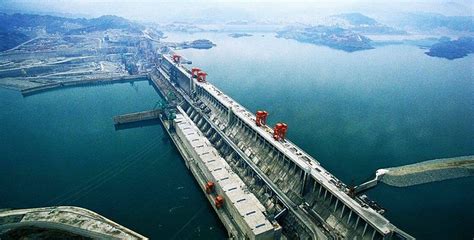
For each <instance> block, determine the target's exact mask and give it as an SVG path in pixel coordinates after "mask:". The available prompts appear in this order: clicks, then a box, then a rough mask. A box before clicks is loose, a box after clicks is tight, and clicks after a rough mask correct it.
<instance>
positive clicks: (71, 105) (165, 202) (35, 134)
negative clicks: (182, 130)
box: [0, 81, 225, 239]
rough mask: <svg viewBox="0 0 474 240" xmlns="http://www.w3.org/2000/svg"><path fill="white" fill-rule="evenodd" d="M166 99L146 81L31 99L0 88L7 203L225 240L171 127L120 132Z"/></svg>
mask: <svg viewBox="0 0 474 240" xmlns="http://www.w3.org/2000/svg"><path fill="white" fill-rule="evenodd" d="M158 100H160V97H159V95H158V94H157V93H156V92H155V89H154V88H153V87H152V86H150V85H149V83H148V82H147V81H141V82H135V83H134V84H133V85H132V84H130V83H119V84H113V85H103V86H94V87H77V88H66V89H60V90H55V91H50V92H45V93H41V94H38V95H32V96H28V97H26V98H23V97H22V96H21V94H20V93H18V92H16V91H12V90H7V89H2V88H0V122H1V125H0V152H1V156H0V208H31V207H43V206H52V205H74V206H80V207H85V208H88V209H91V210H93V211H96V212H97V213H99V214H102V215H103V216H105V217H107V218H109V219H112V220H113V221H116V222H118V223H120V224H122V225H124V226H126V227H128V228H130V229H132V230H134V231H137V232H138V233H141V234H143V235H145V236H147V237H150V238H151V239H223V238H224V237H225V230H224V228H223V227H222V225H221V223H220V222H219V219H218V218H217V216H216V215H215V213H214V211H213V210H212V208H211V207H210V205H209V203H208V202H207V200H206V199H205V198H204V195H203V193H202V191H201V190H200V189H199V186H198V185H197V183H196V182H195V180H194V178H193V177H192V175H191V174H190V172H189V171H188V169H187V168H186V166H185V165H184V162H183V160H182V158H181V156H180V155H179V153H178V151H177V150H176V148H175V147H174V145H173V143H172V142H171V140H169V138H168V135H167V134H166V132H164V130H163V129H162V127H161V126H160V125H158V124H155V125H149V126H143V127H139V128H130V129H124V130H119V131H116V130H115V128H114V124H113V121H112V118H113V116H115V115H119V114H125V113H130V112H136V111H144V110H150V109H152V108H153V107H154V105H155V103H156V102H157V101H158Z"/></svg>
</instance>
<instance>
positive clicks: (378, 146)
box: [167, 33, 474, 239]
mask: <svg viewBox="0 0 474 240" xmlns="http://www.w3.org/2000/svg"><path fill="white" fill-rule="evenodd" d="M167 35H168V39H167V40H170V41H173V40H179V41H182V40H192V39H198V38H206V39H210V40H211V41H213V42H215V43H216V44H217V47H215V48H212V49H210V50H195V49H187V50H181V51H179V52H181V53H182V54H183V55H184V56H185V57H186V58H189V59H190V60H192V61H193V63H194V65H196V66H199V67H201V68H202V69H203V70H204V71H206V72H207V73H209V76H208V79H209V81H210V82H212V83H214V84H215V85H217V86H218V87H219V88H221V89H222V90H224V91H225V92H226V93H227V94H229V95H230V96H232V97H233V98H234V99H236V100H238V101H239V102H240V103H241V104H242V105H244V106H245V107H247V108H248V109H249V110H251V111H255V110H257V109H265V110H267V111H268V112H269V113H270V116H269V123H270V124H272V125H273V124H275V123H276V122H278V121H284V122H286V123H288V125H289V129H288V137H289V139H291V140H292V141H293V142H295V143H296V144H298V145H299V146H300V147H302V148H303V149H304V150H306V151H307V152H308V153H310V154H311V155H312V156H314V157H315V158H316V159H318V160H319V161H320V162H321V163H322V165H323V166H324V167H325V168H327V169H328V170H330V171H331V172H332V173H333V174H335V175H336V176H337V177H338V178H340V179H341V180H343V181H344V182H346V183H347V184H358V183H361V182H363V181H365V180H367V179H369V178H370V177H373V176H374V173H375V170H376V169H378V168H382V167H391V166H398V165H403V164H410V163H415V162H421V161H424V160H429V159H436V158H445V157H454V156H463V155H472V154H473V153H474V138H473V136H474V124H473V123H474V74H473V66H474V56H472V55H471V56H469V57H466V58H462V59H457V60H452V61H450V60H446V59H440V58H432V57H429V56H427V55H425V54H424V51H425V50H422V49H419V48H417V47H414V46H407V45H392V46H390V45H389V46H381V47H378V48H377V49H373V50H368V51H360V52H354V53H346V52H343V51H338V50H334V49H330V48H327V47H323V46H315V45H311V44H305V43H299V42H296V41H294V40H285V39H277V38H275V37H273V34H267V33H264V34H254V36H253V37H248V38H237V39H234V38H231V37H228V36H227V35H226V34H219V33H205V34H193V35H190V34H175V33H168V34H167ZM262 35H264V36H262ZM472 189H474V178H466V179H457V180H449V181H445V182H437V183H432V184H426V185H420V186H413V187H408V188H394V187H388V186H384V185H380V186H379V187H377V188H376V189H373V190H370V191H369V192H368V193H367V194H368V195H369V197H371V198H372V199H374V200H376V201H377V202H379V203H380V204H381V205H382V206H383V207H385V208H387V210H388V211H387V213H386V216H387V217H388V219H389V220H390V221H392V222H393V223H394V224H395V225H397V226H399V227H400V228H401V229H403V230H405V231H407V232H409V233H411V234H413V235H414V236H415V237H417V238H419V239H472V238H473V237H474V230H473V226H474V200H473V199H474V191H472Z"/></svg>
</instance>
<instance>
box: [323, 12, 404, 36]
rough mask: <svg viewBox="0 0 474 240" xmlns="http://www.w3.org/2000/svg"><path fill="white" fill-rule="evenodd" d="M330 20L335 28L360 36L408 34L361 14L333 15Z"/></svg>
mask: <svg viewBox="0 0 474 240" xmlns="http://www.w3.org/2000/svg"><path fill="white" fill-rule="evenodd" d="M329 19H330V20H329V21H330V22H331V23H332V24H333V25H335V26H339V27H342V28H346V29H350V30H351V31H353V32H356V33H360V34H406V32H405V31H402V30H399V29H395V28H393V27H389V26H386V25H384V24H381V23H379V22H378V21H377V20H375V19H373V18H370V17H368V16H365V15H363V14H361V13H344V14H338V15H332V16H330V17H329Z"/></svg>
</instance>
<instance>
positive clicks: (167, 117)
mask: <svg viewBox="0 0 474 240" xmlns="http://www.w3.org/2000/svg"><path fill="white" fill-rule="evenodd" d="M180 60H181V57H180V56H179V55H177V54H163V55H162V57H161V58H160V60H159V62H158V63H157V66H156V69H154V70H153V72H152V73H150V75H149V77H150V79H151V82H152V83H153V84H154V86H155V87H156V88H157V90H159V92H160V93H161V95H162V96H164V97H165V99H167V100H168V104H169V106H172V107H168V108H167V109H166V110H163V111H161V112H160V114H159V119H160V120H161V122H162V123H163V125H164V127H165V129H166V130H167V132H168V134H169V135H170V137H171V139H172V140H173V142H174V143H175V145H176V147H177V148H178V150H179V152H180V153H181V155H182V156H183V158H184V160H185V163H186V166H187V167H188V168H189V170H190V171H191V173H192V174H193V176H194V177H195V178H196V181H197V182H198V184H199V185H200V186H201V189H202V190H203V193H204V194H205V195H206V197H207V199H208V200H209V202H210V204H212V206H213V208H214V210H215V211H216V213H217V215H218V217H219V218H220V220H221V221H222V223H223V224H224V226H225V227H226V229H227V231H228V234H229V237H230V238H233V239H414V238H413V237H412V236H410V235H409V234H407V233H405V232H403V231H402V230H400V229H399V228H397V227H396V226H394V225H393V224H392V223H390V222H389V221H388V220H387V219H386V218H385V217H384V216H383V215H382V212H381V211H380V209H376V208H372V207H371V206H369V204H367V200H366V199H364V198H360V197H358V196H356V195H355V194H354V192H353V189H351V188H350V187H348V186H347V185H346V184H344V183H343V182H341V181H340V180H339V179H338V178H336V177H335V176H334V175H332V174H331V173H330V172H328V171H327V170H326V169H324V168H323V167H322V166H321V165H320V163H319V162H318V161H317V160H316V159H314V158H313V157H312V156H310V155H309V154H308V153H306V152H305V151H303V150H302V149H300V148H299V147H298V146H296V145H295V144H294V143H292V142H291V141H289V140H288V139H286V138H285V134H286V130H287V126H286V124H284V123H279V124H277V125H276V126H275V127H274V128H271V127H269V126H267V125H266V117H267V115H268V114H267V113H266V112H265V111H263V110H262V111H258V112H257V114H256V115H254V114H253V113H251V112H249V111H248V110H247V109H246V108H245V107H243V106H241V105H240V104H239V103H238V102H236V101H235V100H234V99H232V98H231V97H229V96H227V95H226V94H225V93H223V92H222V91H221V90H219V89H218V88H217V87H215V86H214V85H212V84H211V83H209V82H208V81H206V75H207V74H206V73H205V72H204V71H202V70H201V69H198V68H192V69H188V68H187V67H186V66H185V65H184V64H181V61H180ZM170 92H172V93H173V95H174V96H176V97H175V98H173V99H168V98H167V96H169V95H170Z"/></svg>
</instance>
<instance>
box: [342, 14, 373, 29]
mask: <svg viewBox="0 0 474 240" xmlns="http://www.w3.org/2000/svg"><path fill="white" fill-rule="evenodd" d="M333 17H336V18H340V19H344V20H346V21H348V22H349V23H350V24H351V25H355V26H357V25H358V26H360V25H377V24H378V22H377V21H376V20H375V19H373V18H370V17H367V16H365V15H363V14H361V13H344V14H338V15H333Z"/></svg>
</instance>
